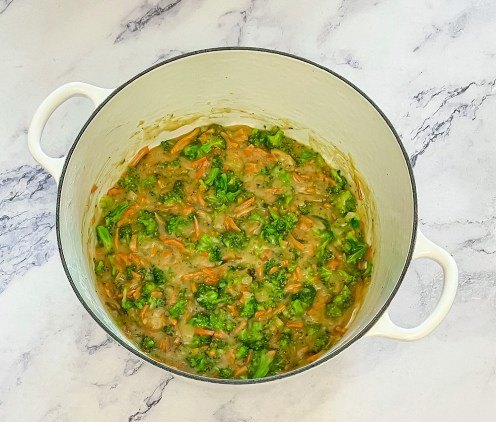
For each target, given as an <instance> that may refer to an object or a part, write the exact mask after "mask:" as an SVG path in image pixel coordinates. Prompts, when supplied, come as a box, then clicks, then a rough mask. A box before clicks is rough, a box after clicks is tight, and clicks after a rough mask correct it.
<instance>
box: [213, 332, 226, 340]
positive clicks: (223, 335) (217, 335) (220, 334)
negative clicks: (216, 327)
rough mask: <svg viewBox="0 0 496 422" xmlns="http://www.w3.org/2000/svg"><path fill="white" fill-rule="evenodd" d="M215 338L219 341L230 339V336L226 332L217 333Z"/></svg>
mask: <svg viewBox="0 0 496 422" xmlns="http://www.w3.org/2000/svg"><path fill="white" fill-rule="evenodd" d="M214 337H215V338H217V339H228V338H229V336H228V335H227V334H226V333H225V332H224V331H215V332H214Z"/></svg>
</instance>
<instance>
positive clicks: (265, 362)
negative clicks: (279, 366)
mask: <svg viewBox="0 0 496 422" xmlns="http://www.w3.org/2000/svg"><path fill="white" fill-rule="evenodd" d="M273 360H274V354H273V353H270V352H263V353H259V354H257V356H255V359H254V361H253V367H255V368H256V369H255V372H254V373H253V378H262V377H265V376H266V375H267V374H268V372H269V369H270V364H271V363H272V361H273Z"/></svg>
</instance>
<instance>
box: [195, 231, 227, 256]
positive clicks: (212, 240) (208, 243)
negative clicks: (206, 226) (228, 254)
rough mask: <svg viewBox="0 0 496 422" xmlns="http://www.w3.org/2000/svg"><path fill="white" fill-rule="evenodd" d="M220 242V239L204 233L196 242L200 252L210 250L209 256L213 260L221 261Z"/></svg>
mask: <svg viewBox="0 0 496 422" xmlns="http://www.w3.org/2000/svg"><path fill="white" fill-rule="evenodd" d="M219 244H220V242H219V239H217V238H216V237H212V236H209V235H207V234H204V235H203V236H202V237H201V239H200V241H199V242H196V250H197V251H200V252H208V257H209V259H210V261H212V262H221V261H222V253H221V251H220V248H219Z"/></svg>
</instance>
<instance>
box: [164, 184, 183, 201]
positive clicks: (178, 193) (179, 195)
mask: <svg viewBox="0 0 496 422" xmlns="http://www.w3.org/2000/svg"><path fill="white" fill-rule="evenodd" d="M183 199H184V182H183V181H182V180H176V181H175V182H174V184H173V185H172V189H171V190H170V191H169V192H168V193H166V194H164V195H160V198H159V201H160V202H162V203H164V204H167V205H171V204H180V203H182V202H183Z"/></svg>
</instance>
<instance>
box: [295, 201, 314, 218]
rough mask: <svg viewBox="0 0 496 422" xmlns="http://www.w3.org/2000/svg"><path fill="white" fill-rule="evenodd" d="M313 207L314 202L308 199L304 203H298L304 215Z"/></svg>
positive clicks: (299, 209)
mask: <svg viewBox="0 0 496 422" xmlns="http://www.w3.org/2000/svg"><path fill="white" fill-rule="evenodd" d="M311 208H312V203H311V202H308V201H305V202H304V203H303V204H300V205H298V211H300V213H301V214H303V215H307V214H309V213H310V210H311Z"/></svg>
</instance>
